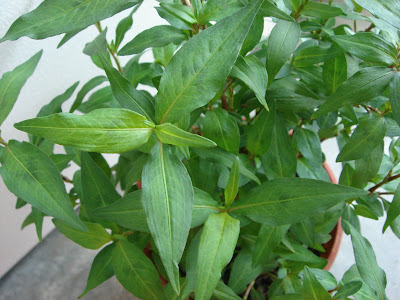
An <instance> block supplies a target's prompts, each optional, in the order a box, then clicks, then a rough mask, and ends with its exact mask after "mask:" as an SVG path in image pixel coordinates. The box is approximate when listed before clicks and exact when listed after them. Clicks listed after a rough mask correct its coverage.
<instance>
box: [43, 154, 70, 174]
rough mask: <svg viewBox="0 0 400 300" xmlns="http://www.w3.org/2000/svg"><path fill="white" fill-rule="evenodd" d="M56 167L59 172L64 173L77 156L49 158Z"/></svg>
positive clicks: (53, 155)
mask: <svg viewBox="0 0 400 300" xmlns="http://www.w3.org/2000/svg"><path fill="white" fill-rule="evenodd" d="M49 157H50V158H51V160H52V161H53V162H54V164H55V165H56V167H57V169H58V171H60V172H61V171H62V170H64V169H66V168H68V167H69V166H70V164H69V163H70V161H71V160H73V159H74V158H75V154H52V155H50V156H49Z"/></svg>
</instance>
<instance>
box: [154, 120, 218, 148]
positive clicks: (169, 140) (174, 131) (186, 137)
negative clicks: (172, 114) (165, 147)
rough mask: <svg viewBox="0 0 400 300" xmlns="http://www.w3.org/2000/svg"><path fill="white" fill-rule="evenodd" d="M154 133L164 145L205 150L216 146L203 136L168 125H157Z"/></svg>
mask: <svg viewBox="0 0 400 300" xmlns="http://www.w3.org/2000/svg"><path fill="white" fill-rule="evenodd" d="M155 132H156V135H157V137H158V138H159V139H160V141H161V142H162V143H164V144H171V145H177V146H188V147H205V148H209V147H215V146H217V144H216V143H214V142H213V141H211V140H209V139H207V138H205V137H203V136H200V135H197V134H193V133H190V132H187V131H185V130H182V129H180V128H179V127H176V126H175V125H172V124H170V123H164V124H161V125H157V126H156V129H155Z"/></svg>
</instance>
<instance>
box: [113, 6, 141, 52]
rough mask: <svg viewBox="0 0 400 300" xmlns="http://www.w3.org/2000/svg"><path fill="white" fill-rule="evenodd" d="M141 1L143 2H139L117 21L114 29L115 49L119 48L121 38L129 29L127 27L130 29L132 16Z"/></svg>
mask: <svg viewBox="0 0 400 300" xmlns="http://www.w3.org/2000/svg"><path fill="white" fill-rule="evenodd" d="M142 3H143V2H140V3H139V5H137V6H135V8H134V9H132V11H131V13H130V14H129V15H128V16H127V17H126V18H123V19H122V20H121V21H119V23H118V26H117V28H116V29H115V43H114V45H115V46H114V47H115V49H118V48H119V46H120V45H121V42H122V40H123V39H124V37H125V34H126V33H127V32H128V31H129V29H131V27H132V24H133V18H132V16H133V14H134V13H135V12H136V11H137V10H138V9H139V7H140V5H141V4H142Z"/></svg>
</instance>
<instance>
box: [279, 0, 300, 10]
mask: <svg viewBox="0 0 400 300" xmlns="http://www.w3.org/2000/svg"><path fill="white" fill-rule="evenodd" d="M283 2H285V5H286V7H287V8H289V9H290V10H292V11H298V10H299V8H300V7H301V5H302V4H303V1H302V0H283Z"/></svg>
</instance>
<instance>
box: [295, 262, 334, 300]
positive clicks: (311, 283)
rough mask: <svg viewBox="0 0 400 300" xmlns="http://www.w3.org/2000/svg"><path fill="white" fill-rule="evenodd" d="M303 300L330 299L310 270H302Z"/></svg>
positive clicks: (307, 268) (306, 268)
mask: <svg viewBox="0 0 400 300" xmlns="http://www.w3.org/2000/svg"><path fill="white" fill-rule="evenodd" d="M302 296H303V299H307V300H331V299H332V297H331V296H330V295H329V293H328V292H327V291H326V290H325V288H324V287H323V286H322V284H321V283H320V282H319V281H318V279H317V277H315V275H314V274H313V273H312V272H311V270H310V268H309V267H307V266H305V268H304V281H303V291H302Z"/></svg>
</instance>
